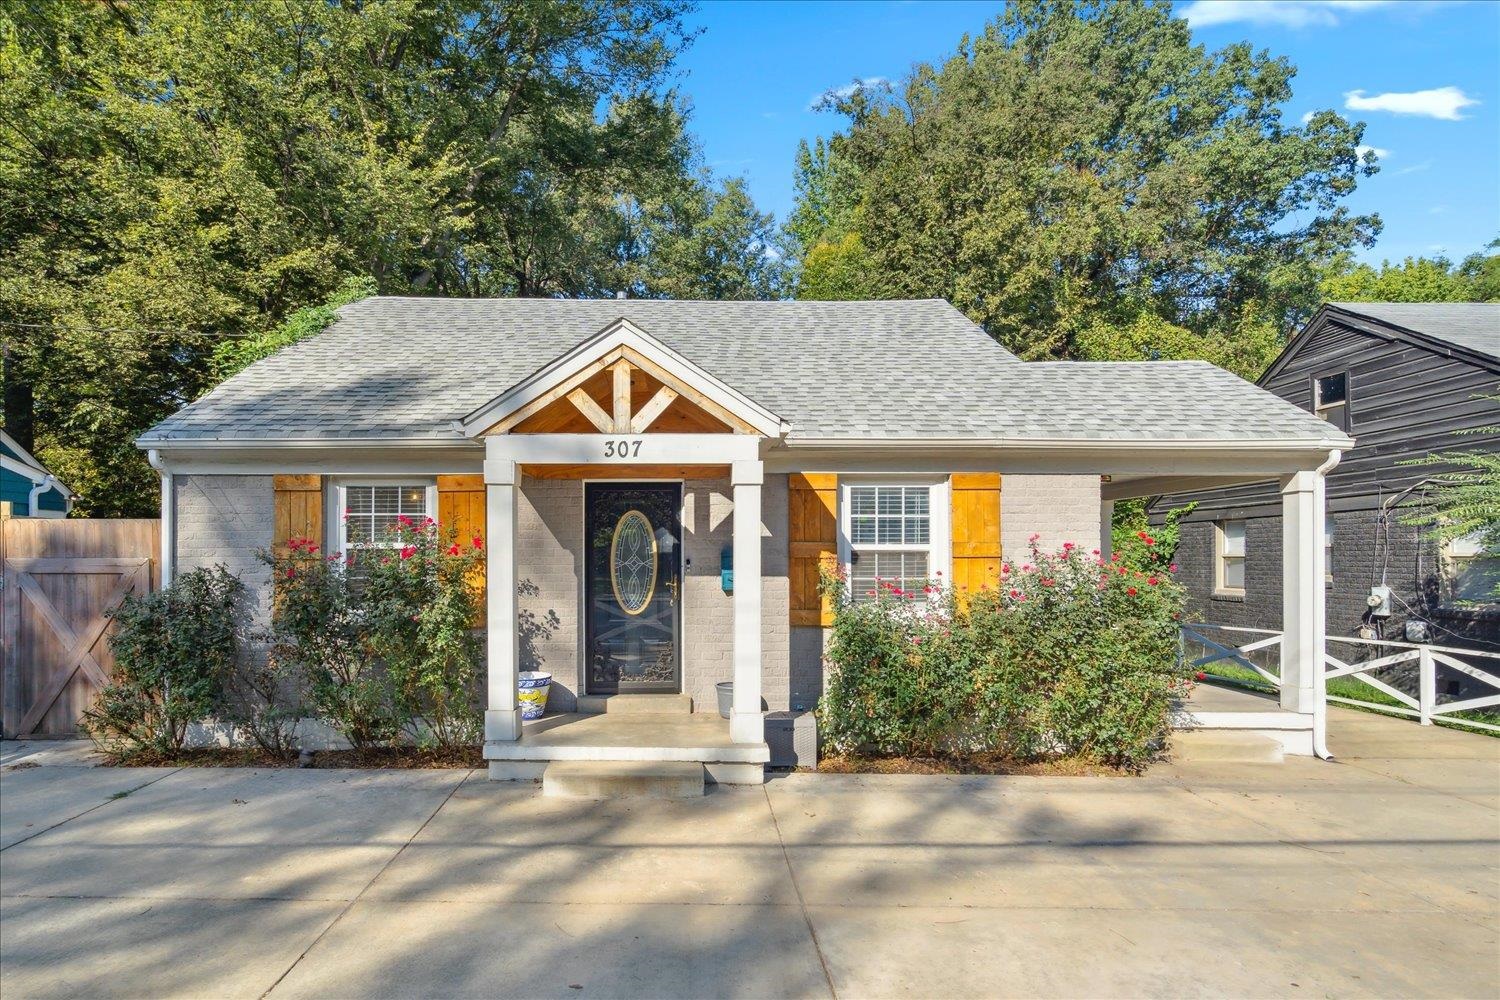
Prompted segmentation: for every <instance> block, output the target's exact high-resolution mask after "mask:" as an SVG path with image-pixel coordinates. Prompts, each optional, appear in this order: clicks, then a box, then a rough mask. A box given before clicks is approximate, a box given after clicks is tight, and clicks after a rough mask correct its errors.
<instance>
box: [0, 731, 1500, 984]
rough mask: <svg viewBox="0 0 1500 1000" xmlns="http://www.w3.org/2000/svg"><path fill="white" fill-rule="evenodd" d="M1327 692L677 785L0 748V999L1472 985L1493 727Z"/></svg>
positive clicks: (1485, 906)
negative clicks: (1253, 706) (1297, 741)
mask: <svg viewBox="0 0 1500 1000" xmlns="http://www.w3.org/2000/svg"><path fill="white" fill-rule="evenodd" d="M1335 716H1336V718H1335V721H1334V725H1333V741H1334V749H1335V751H1336V752H1340V753H1342V754H1344V756H1343V757H1342V758H1341V760H1340V762H1339V763H1335V764H1328V763H1321V762H1316V761H1311V760H1292V761H1290V762H1288V763H1285V764H1280V765H1276V764H1257V765H1244V764H1230V763H1214V762H1209V761H1202V762H1194V761H1193V760H1190V759H1189V760H1181V761H1179V762H1177V763H1175V764H1172V765H1168V766H1163V767H1160V768H1157V769H1156V770H1154V771H1153V772H1152V773H1151V774H1150V775H1149V776H1147V777H1144V778H1134V779H1130V778H1118V779H1094V778H1029V777H1014V778H934V777H917V776H913V777H908V776H889V777H857V776H835V775H826V776H820V775H794V776H789V777H785V778H780V779H777V780H775V781H772V782H771V783H770V784H768V785H767V786H766V787H765V788H764V790H760V789H753V790H741V791H727V790H726V791H720V792H716V793H715V794H713V795H710V796H708V797H706V798H704V799H702V800H701V801H692V802H654V801H653V802H645V801H640V800H637V801H616V802H604V803H592V802H578V801H566V800H556V799H543V798H542V797H541V796H540V795H539V794H538V792H537V790H536V788H535V787H534V786H521V787H517V786H510V785H496V784H491V783H489V782H488V781H486V780H484V776H483V774H482V773H477V772H475V773H470V772H465V771H451V772H450V771H417V772H413V771H383V772H377V771H296V770H287V771H250V770H209V769H194V770H188V769H184V770H175V771H174V770H165V769H163V770H153V769H140V770H123V769H111V768H92V767H87V766H79V758H78V755H77V754H76V752H75V753H73V754H72V755H71V756H70V753H69V752H68V751H62V752H59V751H58V750H57V749H56V748H55V747H53V748H49V749H48V753H50V755H51V757H50V760H48V759H45V755H44V758H43V759H40V760H39V759H38V758H36V757H34V756H33V748H34V747H37V746H40V745H35V744H34V745H30V746H28V745H25V744H19V745H18V744H14V743H10V744H4V750H3V753H0V765H8V766H7V767H6V769H5V770H4V771H3V772H0V995H3V996H4V997H5V998H6V1000H19V998H22V997H37V996H68V997H76V996H102V995H112V996H135V997H141V996H193V997H219V996H248V997H256V996H262V995H266V994H269V995H270V996H273V997H283V996H288V997H296V996H320V997H326V996H412V997H419V996H420V997H426V996H437V997H466V996H527V997H529V996H547V997H552V996H558V997H590V996H593V997H611V996H650V997H700V996H702V997H708V996H745V997H761V996H823V995H829V994H834V995H837V996H841V997H874V996H922V997H932V996H1001V995H1004V996H1034V995H1044V996H1147V995H1150V996H1179V995H1182V996H1189V995H1192V996H1197V995H1224V994H1230V995H1247V996H1298V997H1312V996H1323V995H1333V996H1418V995H1425V996H1475V997H1479V996H1495V995H1496V994H1497V993H1500V740H1493V739H1488V738H1485V737H1480V736H1473V735H1468V734H1460V733H1454V732H1447V731H1442V730H1432V729H1426V730H1423V729H1420V728H1419V727H1417V726H1415V725H1413V724H1410V723H1406V722H1402V721H1393V720H1385V719H1380V718H1376V717H1374V716H1365V715H1358V714H1355V713H1348V712H1335ZM34 761H35V762H39V763H40V766H34V767H27V766H25V765H26V764H27V763H31V762H34ZM17 763H20V764H21V765H22V766H21V767H20V768H19V769H15V765H16V764H17Z"/></svg>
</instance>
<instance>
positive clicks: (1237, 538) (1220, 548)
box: [1214, 521, 1245, 597]
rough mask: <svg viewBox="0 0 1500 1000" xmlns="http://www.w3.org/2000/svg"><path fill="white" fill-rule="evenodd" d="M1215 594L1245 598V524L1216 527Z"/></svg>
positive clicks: (1226, 522) (1227, 524)
mask: <svg viewBox="0 0 1500 1000" xmlns="http://www.w3.org/2000/svg"><path fill="white" fill-rule="evenodd" d="M1214 593H1215V594H1219V595H1221V596H1230V597H1243V596H1245V522H1244V521H1219V522H1218V523H1217V524H1215V525H1214Z"/></svg>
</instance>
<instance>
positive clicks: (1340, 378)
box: [1313, 372, 1349, 431]
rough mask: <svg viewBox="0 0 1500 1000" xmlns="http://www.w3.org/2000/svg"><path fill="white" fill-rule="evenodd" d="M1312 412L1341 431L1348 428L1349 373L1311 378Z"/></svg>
mask: <svg viewBox="0 0 1500 1000" xmlns="http://www.w3.org/2000/svg"><path fill="white" fill-rule="evenodd" d="M1313 412H1314V413H1316V414H1317V415H1318V416H1319V417H1321V418H1322V419H1324V420H1326V421H1328V422H1329V423H1330V424H1333V426H1335V427H1337V428H1338V429H1339V430H1341V431H1347V430H1348V429H1349V373H1348V372H1338V373H1336V374H1333V375H1321V376H1319V377H1318V378H1315V379H1313Z"/></svg>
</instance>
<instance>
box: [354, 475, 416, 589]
mask: <svg viewBox="0 0 1500 1000" xmlns="http://www.w3.org/2000/svg"><path fill="white" fill-rule="evenodd" d="M335 502H336V503H337V505H338V506H337V515H338V516H337V517H336V518H335V519H334V523H335V524H337V525H338V526H339V529H338V551H340V552H342V553H344V554H345V555H346V556H352V557H353V559H354V566H355V568H356V570H357V569H358V567H359V564H360V562H361V561H362V560H365V559H369V558H372V557H375V556H378V555H380V554H382V553H384V552H385V551H387V550H389V549H392V548H396V547H398V546H399V544H400V543H399V541H398V540H397V539H396V538H395V537H394V531H393V529H394V528H395V527H396V525H397V524H398V523H399V519H400V518H402V517H404V518H406V519H407V520H409V521H411V522H412V523H414V524H421V523H422V521H423V519H424V518H427V517H432V516H435V514H434V511H435V510H436V509H437V487H436V486H435V485H434V484H433V483H432V482H431V481H424V480H415V479H413V480H384V481H376V480H348V481H344V482H339V483H338V484H337V490H336V494H335Z"/></svg>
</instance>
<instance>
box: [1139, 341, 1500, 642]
mask: <svg viewBox="0 0 1500 1000" xmlns="http://www.w3.org/2000/svg"><path fill="white" fill-rule="evenodd" d="M1380 331H1381V328H1380V327H1378V326H1376V325H1374V324H1368V325H1367V324H1364V323H1363V322H1359V321H1348V320H1345V319H1343V318H1340V317H1335V316H1332V315H1328V316H1326V317H1325V318H1324V320H1323V321H1322V322H1321V325H1320V326H1318V327H1316V328H1315V329H1314V330H1313V332H1312V333H1311V334H1310V335H1309V337H1308V339H1307V340H1306V342H1305V343H1303V344H1302V345H1301V347H1300V348H1299V349H1298V350H1297V351H1296V353H1295V354H1294V355H1293V356H1292V357H1290V358H1289V359H1288V361H1287V364H1286V365H1285V366H1284V367H1283V368H1282V370H1281V371H1279V372H1277V373H1276V374H1275V375H1273V376H1271V377H1269V378H1266V379H1264V380H1263V381H1262V384H1263V386H1264V387H1265V388H1266V389H1268V390H1270V391H1271V392H1274V393H1276V394H1277V395H1278V396H1281V397H1282V398H1283V399H1286V400H1289V401H1290V402H1292V403H1295V404H1296V405H1297V406H1300V407H1302V408H1303V409H1307V410H1311V409H1312V382H1313V379H1314V378H1315V377H1316V376H1319V375H1328V374H1333V373H1335V372H1341V371H1347V372H1348V373H1349V408H1350V417H1351V423H1350V428H1349V433H1350V434H1351V435H1352V436H1353V437H1354V438H1355V442H1356V444H1355V447H1354V448H1353V449H1352V450H1350V451H1349V452H1347V453H1345V454H1344V456H1343V458H1342V461H1340V463H1339V465H1338V467H1337V468H1335V469H1334V471H1333V472H1332V473H1331V474H1330V475H1329V477H1328V509H1329V519H1330V521H1331V522H1332V524H1333V528H1334V552H1333V585H1332V586H1331V587H1330V589H1329V591H1328V631H1329V634H1331V635H1354V634H1355V633H1356V630H1357V629H1358V628H1359V627H1360V626H1361V625H1362V624H1366V623H1367V622H1369V623H1370V624H1378V627H1379V629H1380V634H1381V636H1383V637H1384V638H1388V639H1398V640H1399V639H1402V638H1404V634H1403V626H1404V623H1405V621H1406V618H1407V617H1408V615H1412V616H1415V617H1420V618H1422V619H1424V620H1426V621H1429V622H1431V623H1433V624H1434V625H1435V626H1437V627H1438V629H1441V630H1442V631H1439V630H1438V629H1434V633H1433V641H1434V642H1435V643H1436V644H1439V645H1458V646H1465V645H1473V646H1475V647H1477V648H1492V647H1490V646H1488V645H1486V643H1500V607H1495V606H1491V607H1490V608H1489V609H1487V610H1486V611H1484V612H1481V613H1476V612H1474V611H1465V610H1455V609H1447V608H1444V607H1442V601H1441V595H1440V594H1439V592H1438V588H1439V573H1440V569H1441V567H1440V565H1439V561H1438V551H1437V546H1436V545H1435V544H1434V543H1433V542H1432V541H1431V540H1429V539H1425V538H1423V537H1422V535H1421V532H1420V530H1419V529H1417V528H1415V527H1412V526H1410V525H1404V524H1401V523H1400V515H1399V513H1393V514H1391V515H1390V516H1389V517H1388V522H1389V524H1388V527H1389V531H1388V532H1384V531H1381V530H1380V523H1379V522H1380V517H1381V515H1380V508H1381V505H1382V503H1384V502H1385V501H1388V500H1391V499H1392V498H1394V497H1395V496H1396V495H1397V494H1399V493H1400V492H1401V491H1402V490H1405V489H1406V488H1407V487H1409V486H1412V485H1413V484H1415V483H1417V482H1419V481H1420V480H1421V479H1423V478H1425V477H1427V476H1430V475H1432V474H1434V473H1436V472H1441V471H1443V469H1442V467H1436V466H1421V467H1407V466H1402V465H1398V464H1397V463H1398V462H1400V461H1402V460H1403V459H1409V458H1421V457H1424V456H1426V455H1429V454H1431V453H1433V452H1435V451H1444V450H1449V449H1453V450H1477V451H1500V434H1493V433H1486V434H1465V435H1458V434H1455V433H1454V432H1455V431H1458V430H1461V429H1467V428H1478V427H1483V426H1492V425H1500V404H1496V403H1494V402H1491V401H1488V400H1476V399H1474V398H1473V397H1474V396H1475V395H1478V394H1484V393H1488V394H1491V395H1494V394H1495V393H1496V392H1497V391H1500V363H1493V364H1480V363H1476V362H1475V361H1473V360H1470V359H1469V358H1468V357H1467V356H1464V357H1458V356H1455V355H1453V354H1452V353H1451V352H1448V351H1446V350H1441V349H1433V348H1428V347H1426V346H1422V345H1416V344H1412V343H1410V342H1408V341H1404V340H1396V339H1393V338H1392V337H1391V336H1389V335H1388V334H1386V335H1382V333H1381V332H1380ZM1412 500H1413V501H1415V502H1420V496H1419V495H1418V496H1414V497H1412ZM1192 501H1196V502H1197V503H1198V507H1197V508H1196V509H1195V510H1194V512H1193V513H1192V514H1191V515H1189V516H1188V517H1187V518H1186V519H1185V520H1184V522H1183V524H1182V546H1181V548H1180V549H1179V552H1178V556H1177V562H1178V565H1179V567H1180V569H1181V572H1182V579H1183V581H1184V582H1185V583H1186V585H1187V586H1188V589H1189V592H1190V594H1191V599H1192V603H1193V608H1194V610H1195V611H1196V613H1197V614H1199V615H1201V616H1202V619H1203V620H1204V621H1208V622H1213V623H1217V624H1224V625H1243V626H1249V627H1253V628H1269V629H1279V628H1280V627H1281V517H1280V514H1281V497H1280V494H1279V492H1278V488H1277V484H1275V483H1262V484H1251V485H1246V486H1236V487H1226V488H1223V489H1218V490H1206V491H1202V492H1198V493H1184V494H1176V495H1173V496H1167V497H1162V498H1160V499H1159V500H1157V501H1156V503H1154V504H1153V505H1152V508H1151V511H1152V515H1153V520H1154V521H1156V522H1158V523H1159V522H1160V520H1161V518H1162V516H1163V514H1164V512H1165V511H1167V510H1169V509H1171V508H1174V507H1180V506H1182V505H1184V504H1186V503H1189V502H1192ZM1224 517H1243V518H1246V519H1247V524H1246V544H1247V546H1248V548H1247V553H1248V554H1247V556H1246V560H1245V573H1246V582H1247V586H1246V594H1245V598H1244V599H1243V600H1232V599H1225V598H1215V597H1213V596H1212V591H1213V561H1212V559H1213V524H1212V522H1213V521H1215V520H1217V519H1220V518H1224ZM1382 570H1383V571H1384V579H1385V583H1386V584H1387V585H1388V586H1390V587H1391V588H1392V590H1393V592H1394V593H1395V595H1396V596H1397V597H1398V598H1399V599H1400V600H1399V601H1397V602H1396V609H1395V613H1394V614H1392V615H1391V616H1390V617H1389V618H1386V619H1379V620H1372V619H1369V618H1368V615H1367V610H1368V609H1367V607H1366V605H1365V598H1366V597H1367V596H1368V595H1369V593H1370V587H1371V586H1372V585H1374V584H1377V583H1380V582H1381V571H1382ZM1403 602H1404V604H1403ZM1408 607H1409V608H1410V609H1412V610H1410V611H1408V610H1407V608H1408Z"/></svg>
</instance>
